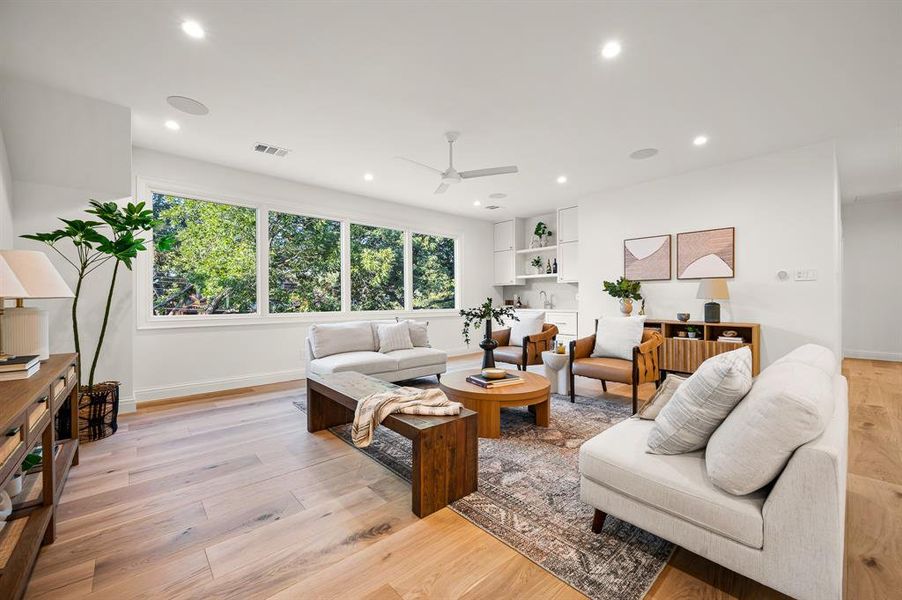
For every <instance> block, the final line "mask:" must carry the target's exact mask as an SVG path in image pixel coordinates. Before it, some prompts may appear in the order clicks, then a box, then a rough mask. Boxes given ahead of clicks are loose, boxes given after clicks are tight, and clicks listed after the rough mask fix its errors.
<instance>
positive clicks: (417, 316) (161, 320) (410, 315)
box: [137, 309, 460, 331]
mask: <svg viewBox="0 0 902 600" xmlns="http://www.w3.org/2000/svg"><path fill="white" fill-rule="evenodd" d="M395 317H398V318H402V319H414V320H421V319H434V318H435V319H446V318H452V317H460V314H459V312H458V310H457V309H442V310H407V311H405V310H399V311H394V310H392V311H365V312H363V311H361V312H327V313H308V314H269V315H265V316H264V315H211V316H207V317H204V316H200V317H198V316H183V317H155V318H151V319H148V320H146V321H145V322H143V323H140V324H139V325H138V326H137V329H138V331H145V330H155V329H201V328H205V327H248V326H257V327H260V326H269V325H286V324H292V325H293V324H299V325H304V324H307V325H310V324H313V323H334V322H340V321H376V320H379V319H394V318H395Z"/></svg>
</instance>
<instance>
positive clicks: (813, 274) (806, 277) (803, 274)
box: [793, 269, 817, 281]
mask: <svg viewBox="0 0 902 600" xmlns="http://www.w3.org/2000/svg"><path fill="white" fill-rule="evenodd" d="M793 278H794V279H795V280H796V281H816V280H817V270H815V269H796V270H795V271H794V272H793Z"/></svg>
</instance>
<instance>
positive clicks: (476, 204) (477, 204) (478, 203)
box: [473, 200, 482, 206]
mask: <svg viewBox="0 0 902 600" xmlns="http://www.w3.org/2000/svg"><path fill="white" fill-rule="evenodd" d="M481 204H482V202H480V201H479V200H473V206H480V205H481Z"/></svg>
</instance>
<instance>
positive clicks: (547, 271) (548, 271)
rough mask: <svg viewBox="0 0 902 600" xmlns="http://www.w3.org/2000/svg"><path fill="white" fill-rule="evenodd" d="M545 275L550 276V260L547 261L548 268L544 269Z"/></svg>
mask: <svg viewBox="0 0 902 600" xmlns="http://www.w3.org/2000/svg"><path fill="white" fill-rule="evenodd" d="M545 274H546V275H551V259H548V266H547V267H545Z"/></svg>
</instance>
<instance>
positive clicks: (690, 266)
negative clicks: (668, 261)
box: [677, 227, 736, 279]
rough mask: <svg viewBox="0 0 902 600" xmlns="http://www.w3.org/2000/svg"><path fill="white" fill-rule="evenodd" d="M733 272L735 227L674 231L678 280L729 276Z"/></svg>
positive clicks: (734, 268) (732, 274)
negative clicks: (675, 232) (675, 233)
mask: <svg viewBox="0 0 902 600" xmlns="http://www.w3.org/2000/svg"><path fill="white" fill-rule="evenodd" d="M735 274H736V228H735V227H723V228H721V229H706V230H704V231H687V232H685V233H678V234H677V279H712V278H724V279H729V278H731V277H734V276H735Z"/></svg>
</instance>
